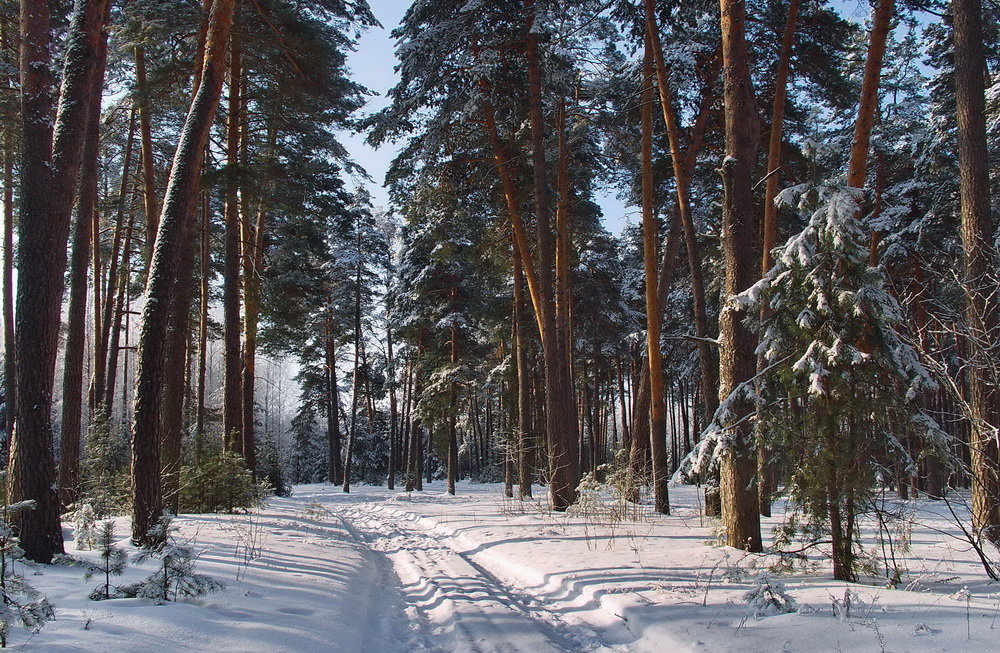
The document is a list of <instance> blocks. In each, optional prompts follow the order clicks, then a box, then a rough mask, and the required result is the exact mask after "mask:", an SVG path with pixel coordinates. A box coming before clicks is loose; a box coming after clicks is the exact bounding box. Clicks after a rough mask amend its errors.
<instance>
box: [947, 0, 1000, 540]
mask: <svg viewBox="0 0 1000 653" xmlns="http://www.w3.org/2000/svg"><path fill="white" fill-rule="evenodd" d="M951 7H952V19H953V21H954V34H953V38H954V44H955V99H956V108H957V113H958V162H959V171H960V182H961V190H960V194H961V220H962V223H961V231H962V248H963V251H964V253H965V257H964V261H963V266H962V277H963V285H964V287H965V318H966V322H967V325H966V326H967V329H968V331H969V333H968V336H969V337H968V339H969V342H968V346H969V352H968V353H967V356H968V361H967V370H968V371H967V377H966V379H967V383H968V397H969V406H970V408H971V410H972V418H973V424H972V432H971V434H970V437H969V450H970V452H971V455H972V523H973V527H974V528H975V529H976V531H978V532H979V533H980V534H981V535H982V536H983V537H985V538H987V539H988V540H990V541H992V542H994V543H996V542H1000V452H998V449H997V429H998V427H1000V389H998V387H997V383H998V381H1000V379H997V377H996V372H995V370H996V360H995V359H994V358H993V357H992V356H991V354H990V352H991V345H994V343H995V342H996V341H997V334H998V333H1000V297H998V293H1000V287H998V281H1000V279H998V276H997V256H996V251H995V249H994V241H993V233H994V224H993V220H992V213H991V209H990V177H989V150H988V147H987V141H986V119H985V86H984V79H985V78H986V61H985V55H984V52H983V28H982V21H983V12H982V5H981V2H980V0H953V1H952V5H951ZM994 346H995V345H994Z"/></svg>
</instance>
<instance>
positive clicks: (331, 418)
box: [326, 307, 344, 485]
mask: <svg viewBox="0 0 1000 653" xmlns="http://www.w3.org/2000/svg"><path fill="white" fill-rule="evenodd" d="M331 310H332V307H331ZM326 388H327V392H326V396H327V407H326V433H327V448H328V458H327V465H328V467H327V475H328V478H329V479H330V482H331V483H333V484H334V485H340V484H341V483H343V482H344V463H343V460H342V459H341V455H340V391H339V389H338V388H337V341H336V340H335V339H334V333H333V319H332V318H330V319H328V320H327V327H326Z"/></svg>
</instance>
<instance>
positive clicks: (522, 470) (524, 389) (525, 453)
mask: <svg viewBox="0 0 1000 653" xmlns="http://www.w3.org/2000/svg"><path fill="white" fill-rule="evenodd" d="M513 269H514V350H515V361H516V365H517V487H518V497H519V498H521V499H524V498H527V497H530V496H531V468H532V456H531V453H532V446H531V379H530V370H529V369H528V316H527V315H526V312H527V311H526V308H527V307H526V306H525V302H524V271H523V268H522V266H521V259H520V258H518V256H517V255H516V254H515V255H514V257H513Z"/></svg>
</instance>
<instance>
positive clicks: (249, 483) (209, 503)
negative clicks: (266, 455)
mask: <svg viewBox="0 0 1000 653" xmlns="http://www.w3.org/2000/svg"><path fill="white" fill-rule="evenodd" d="M269 493H270V489H269V488H268V487H266V486H264V485H261V484H259V483H257V482H256V481H254V479H253V476H252V475H251V474H250V471H249V470H248V469H247V468H246V465H245V463H244V462H243V457H242V456H240V455H239V454H235V453H232V452H229V451H219V452H218V453H215V454H211V455H207V456H205V457H204V458H202V460H201V462H200V463H193V464H191V465H185V466H184V467H182V468H181V491H180V510H181V512H230V513H232V512H242V511H245V510H251V509H253V508H258V507H260V506H261V505H263V503H264V499H266V498H267V495H268V494H269Z"/></svg>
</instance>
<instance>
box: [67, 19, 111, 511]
mask: <svg viewBox="0 0 1000 653" xmlns="http://www.w3.org/2000/svg"><path fill="white" fill-rule="evenodd" d="M101 34H102V36H101V38H100V42H99V43H98V47H97V51H96V52H95V54H94V56H95V57H96V59H97V61H96V69H95V72H94V80H93V84H92V86H91V89H90V94H89V97H88V98H86V102H87V103H88V106H87V109H86V116H87V117H86V126H85V132H84V143H83V153H82V156H83V161H82V165H81V168H80V180H79V184H80V186H79V188H80V190H79V198H78V200H77V209H76V220H75V225H74V233H73V254H72V257H71V258H70V265H69V308H68V311H67V318H66V348H65V352H64V354H63V356H64V357H63V360H64V364H63V384H62V437H61V438H60V451H59V454H60V455H59V497H60V501H61V503H62V506H63V507H64V508H65V507H67V506H69V505H70V504H71V503H73V502H75V501H76V500H77V498H78V497H79V489H80V488H79V485H80V431H81V428H82V420H83V414H82V413H83V359H84V353H85V352H84V348H85V344H86V343H85V342H84V341H85V339H86V334H87V266H88V264H89V263H90V259H91V256H92V252H99V251H100V246H99V243H98V240H99V236H100V233H99V231H98V230H97V229H96V225H95V224H94V223H95V222H96V221H97V217H98V213H97V187H98V181H99V180H98V176H99V174H100V171H99V169H98V164H99V157H100V145H101V140H100V137H101V129H100V128H101V99H102V97H103V95H104V93H103V91H104V68H105V65H106V64H107V60H108V41H107V34H105V33H104V31H103V30H102V31H101ZM92 241H93V247H92V246H91V242H92ZM100 276H101V271H100V268H99V267H97V266H95V268H94V287H95V291H96V294H97V295H98V296H100V288H101V282H100ZM99 313H100V305H99V304H95V306H94V314H95V315H98V314H99Z"/></svg>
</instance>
